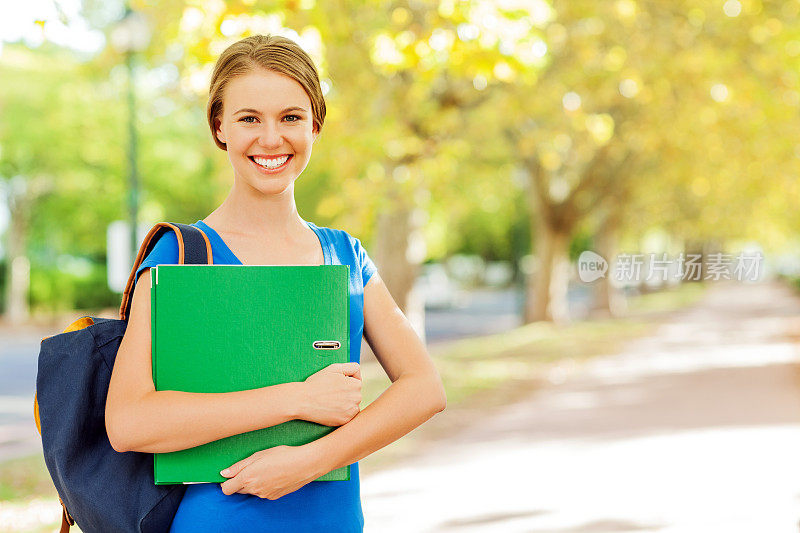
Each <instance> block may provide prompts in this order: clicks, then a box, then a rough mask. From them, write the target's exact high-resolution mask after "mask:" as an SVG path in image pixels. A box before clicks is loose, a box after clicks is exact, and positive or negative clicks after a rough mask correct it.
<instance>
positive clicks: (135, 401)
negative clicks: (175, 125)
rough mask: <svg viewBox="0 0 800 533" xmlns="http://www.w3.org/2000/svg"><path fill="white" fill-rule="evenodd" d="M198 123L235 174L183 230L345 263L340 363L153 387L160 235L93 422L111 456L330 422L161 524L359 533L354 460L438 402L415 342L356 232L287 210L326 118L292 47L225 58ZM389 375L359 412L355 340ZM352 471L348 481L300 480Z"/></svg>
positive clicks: (256, 258)
mask: <svg viewBox="0 0 800 533" xmlns="http://www.w3.org/2000/svg"><path fill="white" fill-rule="evenodd" d="M207 111H208V123H209V126H210V128H211V133H212V136H213V138H214V142H216V144H217V146H219V147H220V148H221V149H223V150H226V151H227V153H228V158H229V159H230V163H231V166H232V167H233V186H232V187H231V190H230V193H229V194H228V196H227V198H226V199H225V201H224V202H222V205H220V206H219V207H218V208H217V209H215V210H214V211H213V212H212V213H211V214H210V215H208V216H207V217H206V218H205V219H203V220H198V221H197V222H196V223H195V224H194V226H196V227H198V228H200V229H202V230H203V231H204V232H205V233H206V234H207V235H208V237H209V239H210V241H211V246H212V253H213V257H214V263H215V264H244V265H321V264H348V265H350V335H351V339H352V342H351V350H350V362H349V363H344V364H334V365H330V366H329V367H327V368H325V369H323V370H321V371H319V372H317V373H315V374H314V375H312V376H310V377H309V378H308V379H306V380H305V381H304V382H297V383H283V384H280V385H274V386H270V387H264V388H260V389H255V390H247V391H241V392H230V393H216V394H204V393H188V392H179V391H156V390H155V387H154V386H153V380H152V376H151V359H150V358H151V352H150V290H149V287H150V270H149V269H150V268H151V267H153V266H155V265H158V264H174V263H177V262H178V245H177V239H176V237H175V236H174V235H173V234H171V233H170V234H165V235H164V237H162V238H161V239H160V240H159V242H158V243H157V245H156V246H155V248H154V249H153V250H152V252H151V253H150V254H149V255H148V257H147V258H146V259H145V260H144V261H143V262H142V264H141V266H140V267H139V269H138V270H137V276H138V283H137V284H136V288H135V290H134V296H133V303H132V308H131V315H130V319H129V323H128V327H127V330H126V332H125V336H124V338H123V339H122V343H121V345H120V348H119V352H118V354H117V359H116V363H115V365H114V370H113V374H112V377H111V383H110V386H109V391H108V400H107V404H106V426H107V431H108V435H109V439H110V440H111V443H112V446H113V447H114V449H115V450H117V451H120V452H122V451H140V452H148V453H156V452H170V451H176V450H183V449H186V448H191V447H194V446H198V445H201V444H205V443H207V442H211V441H215V440H218V439H221V438H224V437H228V436H231V435H236V434H239V433H243V432H247V431H253V430H256V429H260V428H264V427H269V426H273V425H276V424H280V423H282V422H286V421H288V420H292V419H303V420H311V421H314V422H317V423H320V424H325V425H329V426H338V427H337V428H336V429H335V430H333V431H332V432H331V433H329V434H328V435H326V436H325V437H322V438H320V439H318V440H316V441H314V442H311V443H309V444H306V445H303V446H278V447H275V448H269V449H266V450H262V451H260V452H258V453H255V454H254V455H252V456H250V457H248V458H246V459H244V460H242V461H240V462H238V463H236V464H234V465H231V466H230V468H228V469H226V470H227V471H223V472H222V474H223V476H225V477H227V478H228V480H227V481H225V482H224V483H221V484H215V483H211V484H198V485H189V486H188V487H187V490H186V494H185V496H184V498H183V500H182V502H181V505H180V507H179V509H178V512H177V514H176V516H175V519H174V521H173V523H172V528H171V531H174V532H182V531H192V532H196V531H209V532H210V531H248V532H258V531H269V532H283V531H286V532H301V531H331V532H333V531H341V532H345V531H346V532H351V531H362V530H363V526H364V518H363V514H362V511H361V501H360V492H359V473H358V472H359V471H358V462H357V461H358V460H360V459H362V458H363V457H366V456H367V455H369V454H370V453H372V452H374V451H376V450H378V449H380V448H382V447H384V446H386V445H387V444H389V443H391V442H393V441H395V440H397V439H398V438H400V437H402V436H403V435H405V434H406V433H408V432H409V431H411V430H412V429H414V428H415V427H417V426H419V425H420V424H422V423H423V422H425V421H426V420H428V419H429V418H430V417H432V416H433V415H434V414H435V413H437V412H439V411H441V410H443V409H444V407H445V403H446V399H445V392H444V388H443V387H442V383H441V379H440V377H439V375H438V373H437V371H436V369H435V367H434V365H433V363H432V362H431V359H430V357H429V356H428V354H427V352H426V350H425V347H424V345H423V343H422V342H421V341H420V339H419V337H418V336H417V335H416V333H415V332H414V330H413V329H412V328H411V326H410V324H409V322H408V320H407V319H406V317H405V316H404V315H403V313H402V312H401V311H400V309H398V307H397V305H396V304H395V302H394V300H393V299H392V297H391V296H390V294H389V292H388V291H387V289H386V286H385V285H384V284H383V282H382V281H381V278H380V275H379V274H378V273H377V272H376V268H375V265H374V264H373V263H372V260H371V259H370V258H369V255H367V252H366V251H365V250H364V248H363V247H362V246H361V243H360V242H359V240H358V239H356V238H354V237H352V236H350V235H349V234H348V233H346V232H345V231H342V230H337V229H331V228H325V227H318V226H316V225H315V224H313V223H311V222H307V221H305V220H303V219H302V218H301V217H300V215H299V214H298V212H297V207H296V205H295V199H294V183H295V180H297V179H298V178H299V177H300V174H301V173H302V172H303V169H305V167H306V165H307V164H308V161H309V158H310V157H311V149H312V146H313V144H314V141H315V140H316V139H317V137H318V136H319V134H320V131H321V129H322V124H323V122H324V120H325V101H324V99H323V97H322V91H321V89H320V83H319V78H318V75H317V71H316V68H315V67H314V64H313V62H312V61H311V59H310V58H309V56H308V55H307V54H306V53H305V52H304V51H303V50H302V49H301V48H300V47H299V46H298V45H297V44H296V43H294V42H293V41H291V40H289V39H286V38H282V37H278V36H263V35H255V36H252V37H248V38H246V39H243V40H241V41H239V42H237V43H235V44H233V45H232V46H230V47H229V48H228V49H227V50H225V51H224V52H223V53H222V55H221V56H220V58H219V59H218V61H217V64H216V67H215V69H214V73H213V76H212V79H211V91H210V95H209V101H208V109H207ZM362 333H363V335H364V337H365V338H366V339H367V341H368V342H369V345H370V346H371V347H372V350H373V351H374V353H375V355H376V357H377V358H378V361H379V362H380V363H381V366H382V367H383V369H384V370H385V371H386V374H387V375H388V376H389V378H390V379H391V381H392V384H391V385H390V386H389V388H388V389H387V390H386V391H385V392H384V393H383V394H382V395H381V396H380V397H379V398H378V399H377V400H375V401H374V402H373V403H371V404H370V405H369V406H367V408H365V409H364V410H363V411H359V403H360V401H361V374H360V371H359V360H360V357H359V349H360V342H359V339H361V337H362ZM349 464H352V465H353V466H352V467H351V478H350V480H349V481H313V480H314V479H316V478H318V477H319V476H321V475H323V474H325V473H327V472H329V471H331V470H333V469H335V468H339V467H342V466H345V465H349Z"/></svg>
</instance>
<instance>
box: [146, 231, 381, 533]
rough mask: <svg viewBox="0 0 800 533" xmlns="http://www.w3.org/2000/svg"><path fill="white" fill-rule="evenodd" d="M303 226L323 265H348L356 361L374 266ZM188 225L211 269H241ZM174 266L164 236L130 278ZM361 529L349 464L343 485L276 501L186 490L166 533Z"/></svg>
mask: <svg viewBox="0 0 800 533" xmlns="http://www.w3.org/2000/svg"><path fill="white" fill-rule="evenodd" d="M306 224H308V226H309V227H310V228H311V229H312V230H314V233H316V234H317V237H318V238H319V240H320V243H321V244H322V252H323V254H324V256H325V264H326V265H350V361H355V362H360V360H361V336H362V333H363V330H364V286H365V285H366V284H367V282H368V281H369V280H370V278H371V277H372V275H373V274H374V273H375V271H376V268H375V264H374V263H373V262H372V260H371V259H370V258H369V256H368V255H367V252H366V250H364V248H363V247H362V246H361V242H360V241H359V240H358V239H356V238H355V237H353V236H351V235H350V234H348V233H347V232H345V231H343V230H338V229H331V228H325V227H322V228H320V227H318V226H316V225H315V224H313V223H311V222H306ZM192 226H195V227H197V228H200V229H201V230H203V231H204V232H205V234H206V235H207V236H208V238H209V240H210V241H211V252H212V255H213V258H214V264H217V265H241V264H242V262H241V261H239V259H237V258H236V256H235V255H234V254H233V252H232V251H231V249H230V248H228V246H227V245H226V244H225V242H224V241H223V240H222V238H221V237H220V236H219V234H218V233H217V232H216V231H214V230H213V229H212V228H211V227H209V226H208V225H207V224H205V223H204V222H203V221H202V220H198V221H197V222H195V223H194V224H192ZM177 263H178V239H177V238H176V237H175V234H174V233H172V232H169V233H166V234H165V235H164V236H162V237H161V238H160V239H159V241H158V243H157V244H156V245H155V247H154V248H153V250H152V251H151V252H150V253H149V254H148V255H147V257H146V258H145V259H144V260H143V261H142V263H141V265H140V266H139V268H138V269H137V271H136V277H137V279H138V277H139V273H140V272H141V271H142V270H143V269H145V268H148V267H154V266H156V265H161V264H177ZM363 529H364V515H363V513H362V511H361V493H360V483H359V475H358V462H355V463H353V465H352V466H351V467H350V479H349V480H347V481H312V482H310V483H308V484H306V485H304V486H303V487H301V488H299V489H298V490H296V491H294V492H291V493H289V494H286V495H284V496H281V497H280V498H278V499H277V500H268V499H262V498H259V497H258V496H253V495H252V494H231V495H230V496H226V495H225V494H223V492H222V488H221V487H220V484H219V483H204V484H197V485H188V486H187V487H186V494H185V495H184V496H183V500H182V501H181V504H180V507H179V508H178V512H177V513H176V515H175V519H174V520H173V522H172V527H171V529H170V532H171V533H182V532H192V533H194V532H196V531H208V532H210V533H211V532H243V531H247V532H253V533H257V532H260V531H263V532H270V533H280V532H287V533H288V532H292V533H303V532H306V531H308V532H314V533H318V532H319V531H326V532H332V533H345V532H346V533H351V532H361V531H363Z"/></svg>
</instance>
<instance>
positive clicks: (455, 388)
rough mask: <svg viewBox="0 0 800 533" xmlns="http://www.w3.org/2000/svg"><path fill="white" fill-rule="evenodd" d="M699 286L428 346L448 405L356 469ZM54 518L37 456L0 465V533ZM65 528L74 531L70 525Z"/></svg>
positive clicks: (629, 333) (549, 370)
mask: <svg viewBox="0 0 800 533" xmlns="http://www.w3.org/2000/svg"><path fill="white" fill-rule="evenodd" d="M704 291H705V287H704V286H703V285H701V284H685V285H682V286H681V287H679V288H677V289H675V290H670V291H662V292H658V293H652V294H645V295H641V296H637V297H635V298H632V299H630V302H629V306H628V316H627V317H625V318H616V319H615V318H609V319H598V320H589V321H582V322H575V323H572V324H565V325H558V324H550V323H542V322H540V323H534V324H528V325H525V326H521V327H519V328H516V329H514V330H511V331H508V332H505V333H501V334H497V335H488V336H484V337H476V338H471V339H465V340H461V341H457V342H454V343H448V344H446V345H443V346H440V347H437V348H434V349H432V350H431V356H432V358H433V359H434V361H435V363H436V367H437V369H438V370H439V373H440V375H441V377H442V381H443V382H444V384H445V389H446V390H447V409H446V410H445V411H444V412H442V413H440V414H439V415H437V416H436V417H435V418H434V419H433V420H431V421H430V422H428V423H426V424H424V425H423V426H421V427H419V428H417V429H415V430H414V431H412V432H411V433H410V434H408V435H406V436H405V437H403V438H401V439H399V440H398V441H396V442H394V443H392V444H390V445H389V446H387V447H385V448H383V449H381V450H380V452H379V453H376V454H373V455H370V456H369V457H367V458H365V459H363V460H362V461H361V462H360V463H361V465H360V466H361V470H362V472H370V471H376V470H379V469H381V468H385V467H387V466H389V465H390V464H393V463H396V462H398V461H401V460H403V459H406V458H408V457H411V456H413V454H414V453H415V452H417V451H419V450H420V449H421V448H422V447H424V445H425V444H426V443H430V442H433V441H435V440H437V439H441V438H442V437H446V436H448V435H452V434H453V433H455V432H457V431H459V430H461V429H463V428H466V427H468V426H469V425H470V424H472V423H474V421H475V420H476V419H477V418H479V417H486V416H491V414H492V413H493V412H494V411H495V410H496V409H498V408H500V407H502V406H504V405H507V404H508V403H511V402H513V401H516V400H519V399H521V398H523V397H525V396H526V395H529V394H531V393H532V392H533V391H535V390H536V388H538V387H540V386H542V385H543V384H544V383H547V382H548V381H549V380H551V379H552V376H553V371H554V369H555V370H556V375H558V374H559V373H561V374H564V373H569V371H570V369H572V368H574V367H576V366H579V365H580V364H581V363H582V362H583V361H586V360H587V359H589V358H591V357H596V356H599V355H604V354H613V353H616V352H618V351H619V350H620V349H621V348H622V347H623V345H624V344H625V343H626V342H629V341H631V340H633V339H636V338H639V337H642V336H644V335H647V334H648V333H650V332H652V331H653V330H654V329H655V328H656V327H657V326H658V319H659V318H660V317H662V316H664V315H665V314H667V313H669V312H672V311H675V310H678V309H681V308H683V307H686V306H688V305H691V304H692V303H694V302H696V301H697V300H699V299H700V297H702V295H703V293H704ZM362 374H363V379H364V383H363V387H362V395H363V398H364V402H363V405H364V406H366V405H368V404H369V403H371V402H372V401H374V400H375V398H377V397H378V396H379V395H380V394H381V393H382V392H383V391H384V390H386V388H387V387H388V386H389V383H390V382H389V379H388V378H387V377H386V375H385V373H384V372H383V369H382V368H380V366H379V365H377V364H373V365H365V366H364V368H363V369H362ZM53 502H55V507H54V504H53ZM53 516H54V518H53V520H50V521H48V517H53ZM19 517H22V518H19ZM36 517H39V519H37V518H36ZM60 517H61V515H60V506H59V505H58V500H57V494H56V491H55V489H54V488H53V484H52V481H51V480H50V476H49V474H48V472H47V469H46V467H45V465H44V460H43V458H42V457H41V456H40V455H36V456H32V457H25V458H22V459H15V460H13V461H7V462H4V463H0V533H2V532H5V531H16V532H24V533H40V532H45V531H48V532H49V531H53V530H55V529H57V528H58V524H60V519H61V518H60ZM72 531H73V532H76V531H78V530H77V527H76V526H73V529H72Z"/></svg>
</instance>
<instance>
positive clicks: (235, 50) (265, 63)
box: [206, 35, 325, 150]
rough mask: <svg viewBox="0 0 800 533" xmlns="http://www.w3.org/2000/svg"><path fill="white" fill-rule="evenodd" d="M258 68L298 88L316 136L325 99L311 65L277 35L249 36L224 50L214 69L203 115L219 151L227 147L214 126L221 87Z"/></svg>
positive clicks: (303, 54) (322, 119)
mask: <svg viewBox="0 0 800 533" xmlns="http://www.w3.org/2000/svg"><path fill="white" fill-rule="evenodd" d="M257 67H261V68H264V69H268V70H274V71H275V72H280V73H281V74H284V75H286V76H289V77H290V78H292V79H294V80H295V81H296V82H297V83H299V84H300V85H302V87H303V89H305V91H306V94H308V98H309V100H311V116H312V118H313V121H314V123H313V128H314V131H315V132H317V133H319V131H320V130H321V129H322V124H323V123H324V122H325V98H324V97H323V96H322V88H321V87H320V83H319V74H317V69H316V67H315V66H314V62H313V61H312V60H311V58H310V57H309V55H308V54H307V53H306V52H305V51H304V50H303V49H302V48H301V47H300V45H299V44H297V43H296V42H294V41H292V40H291V39H287V38H286V37H281V36H279V35H252V36H250V37H246V38H244V39H242V40H241V41H237V42H235V43H233V44H232V45H230V46H229V47H228V48H226V49H225V51H224V52H222V54H221V55H220V56H219V59H217V63H216V65H214V73H213V74H212V75H211V87H210V90H209V94H208V106H207V107H206V114H207V116H208V125H209V127H210V128H211V137H212V138H213V139H214V142H215V143H217V146H219V147H220V148H222V149H223V150H227V149H228V147H227V146H226V145H225V143H224V142H222V141H220V140H219V139H218V138H217V133H216V127H215V125H214V122H215V121H216V120H217V119H218V118H219V116H220V115H221V114H222V99H223V96H224V92H225V87H226V86H227V85H228V83H229V82H230V81H231V80H232V79H233V78H235V77H236V76H241V75H243V74H247V73H248V72H252V71H253V70H254V69H255V68H257Z"/></svg>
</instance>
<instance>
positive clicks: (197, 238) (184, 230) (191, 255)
mask: <svg viewBox="0 0 800 533" xmlns="http://www.w3.org/2000/svg"><path fill="white" fill-rule="evenodd" d="M168 231H172V232H174V233H175V236H176V237H177V238H178V264H180V265H213V264H214V259H213V256H212V254H211V241H209V240H208V236H207V235H206V234H205V233H204V232H203V231H202V230H200V229H199V228H196V227H194V226H190V225H188V224H178V223H171V222H159V223H158V224H156V225H155V226H153V227H152V229H151V230H150V231H149V232H148V233H147V236H146V237H145V238H144V241H142V245H141V246H140V247H139V253H138V254H137V255H136V261H134V263H133V270H131V274H130V277H128V284H127V285H126V286H125V293H124V294H123V295H122V305H120V308H119V317H120V319H122V320H128V317H129V315H130V312H131V303H132V302H131V300H132V299H133V288H134V287H135V286H136V271H137V270H138V269H139V265H141V264H142V261H144V259H145V257H147V255H148V254H149V253H150V252H151V251H152V250H153V248H154V247H155V245H156V243H157V242H158V239H160V238H161V236H162V235H163V234H164V233H167V232H168Z"/></svg>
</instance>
